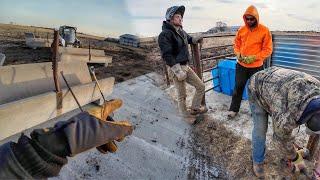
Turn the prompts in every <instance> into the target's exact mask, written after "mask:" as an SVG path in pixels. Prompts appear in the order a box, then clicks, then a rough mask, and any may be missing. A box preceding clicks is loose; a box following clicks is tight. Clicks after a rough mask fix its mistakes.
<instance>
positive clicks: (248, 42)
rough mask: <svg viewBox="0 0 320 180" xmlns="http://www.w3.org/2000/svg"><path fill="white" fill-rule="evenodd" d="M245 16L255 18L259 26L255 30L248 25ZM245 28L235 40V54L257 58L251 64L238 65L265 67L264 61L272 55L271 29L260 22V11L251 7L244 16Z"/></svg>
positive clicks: (240, 30) (242, 28) (243, 27)
mask: <svg viewBox="0 0 320 180" xmlns="http://www.w3.org/2000/svg"><path fill="white" fill-rule="evenodd" d="M245 15H251V16H254V17H255V18H256V19H257V26H256V27H255V28H253V29H250V27H249V26H248V25H247V23H246V20H245ZM243 21H244V22H245V26H242V27H241V28H240V29H239V30H238V32H237V35H236V37H235V39H234V53H235V54H237V55H241V56H255V57H256V59H255V61H254V62H253V63H251V64H245V63H243V62H241V61H238V63H239V64H240V65H241V66H244V67H247V68H256V67H261V66H262V65H263V62H264V60H265V59H266V58H267V57H269V56H270V55H271V53H272V36H271V33H270V31H269V29H268V28H267V27H266V26H264V25H262V24H261V23H260V22H259V14H258V10H257V8H256V7H254V6H252V5H251V6H249V7H248V8H247V10H246V12H245V13H244V15H243Z"/></svg>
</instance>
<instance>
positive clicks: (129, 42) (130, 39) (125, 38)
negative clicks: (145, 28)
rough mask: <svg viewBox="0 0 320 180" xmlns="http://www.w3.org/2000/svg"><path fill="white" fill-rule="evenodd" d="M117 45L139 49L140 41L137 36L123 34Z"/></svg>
mask: <svg viewBox="0 0 320 180" xmlns="http://www.w3.org/2000/svg"><path fill="white" fill-rule="evenodd" d="M119 43H120V44H122V45H126V46H133V47H139V45H140V40H139V37H138V36H135V35H132V34H123V35H121V36H120V39H119Z"/></svg>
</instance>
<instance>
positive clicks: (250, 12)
mask: <svg viewBox="0 0 320 180" xmlns="http://www.w3.org/2000/svg"><path fill="white" fill-rule="evenodd" d="M246 15H250V16H253V17H255V18H256V20H257V23H258V24H259V13H258V10H257V8H256V7H255V6H253V5H251V6H249V7H248V8H247V10H246V12H245V13H244V14H243V21H244V23H245V24H246V26H248V25H247V22H246V19H245V16H246Z"/></svg>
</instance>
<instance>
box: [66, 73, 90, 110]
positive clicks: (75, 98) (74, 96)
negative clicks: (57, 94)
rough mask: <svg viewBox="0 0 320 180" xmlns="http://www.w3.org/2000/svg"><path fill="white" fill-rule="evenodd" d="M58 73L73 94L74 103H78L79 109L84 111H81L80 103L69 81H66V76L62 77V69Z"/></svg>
mask: <svg viewBox="0 0 320 180" xmlns="http://www.w3.org/2000/svg"><path fill="white" fill-rule="evenodd" d="M60 74H61V76H62V78H63V80H64V82H65V83H66V85H67V87H68V89H69V91H70V92H71V94H72V96H73V98H74V100H75V101H76V103H77V104H78V107H79V109H80V110H81V112H84V111H83V109H82V107H81V105H80V103H79V101H78V99H77V97H76V95H75V94H74V93H73V91H72V89H71V87H70V86H69V83H68V82H67V80H66V78H65V77H64V75H63V71H61V72H60Z"/></svg>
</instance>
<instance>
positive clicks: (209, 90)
mask: <svg viewBox="0 0 320 180" xmlns="http://www.w3.org/2000/svg"><path fill="white" fill-rule="evenodd" d="M217 87H220V86H219V85H217V86H214V87H212V88H210V89H207V90H205V92H206V93H207V92H209V91H211V90H212V89H214V88H217Z"/></svg>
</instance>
